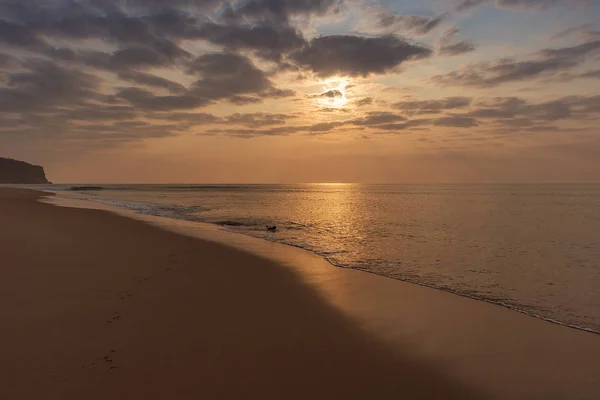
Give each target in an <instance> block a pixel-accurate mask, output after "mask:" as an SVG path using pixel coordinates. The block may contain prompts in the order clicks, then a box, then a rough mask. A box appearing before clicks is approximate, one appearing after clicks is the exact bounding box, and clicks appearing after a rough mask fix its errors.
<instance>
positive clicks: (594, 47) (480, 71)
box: [432, 40, 600, 87]
mask: <svg viewBox="0 0 600 400" xmlns="http://www.w3.org/2000/svg"><path fill="white" fill-rule="evenodd" d="M597 53H600V40H596V41H592V42H588V43H584V44H580V45H577V46H571V47H564V48H558V49H544V50H541V51H539V52H538V53H536V54H534V58H533V59H531V60H525V61H517V60H514V59H511V58H504V59H500V60H496V61H492V62H483V63H478V64H471V65H469V66H467V67H464V68H463V69H461V70H457V71H452V72H449V73H447V74H443V75H437V76H434V77H433V78H432V82H434V83H435V84H438V85H441V86H476V87H492V86H497V85H500V84H503V83H510V82H517V81H523V80H529V79H535V78H538V77H544V76H552V75H553V74H557V73H560V72H565V71H569V70H571V69H573V68H575V67H577V66H579V65H580V64H582V63H583V62H584V61H586V59H587V58H588V57H589V56H590V55H593V54H597Z"/></svg>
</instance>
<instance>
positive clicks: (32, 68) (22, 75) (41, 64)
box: [0, 60, 100, 112]
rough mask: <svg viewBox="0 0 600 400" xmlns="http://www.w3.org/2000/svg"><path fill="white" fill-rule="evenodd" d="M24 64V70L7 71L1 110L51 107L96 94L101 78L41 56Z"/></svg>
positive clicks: (44, 108) (19, 110)
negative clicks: (62, 65) (40, 58)
mask: <svg viewBox="0 0 600 400" xmlns="http://www.w3.org/2000/svg"><path fill="white" fill-rule="evenodd" d="M24 66H25V67H26V68H27V70H25V71H19V72H14V73H9V74H7V76H6V80H7V87H4V88H0V112H1V111H4V112H31V111H43V110H50V109H53V108H55V107H57V106H61V105H68V104H78V103H82V102H85V101H86V100H89V99H92V98H94V97H95V96H96V94H97V92H96V90H97V89H98V86H99V81H100V80H99V79H98V78H97V77H95V76H93V75H90V74H88V73H86V72H82V71H77V70H74V69H68V68H64V67H61V66H58V65H55V64H53V63H52V62H49V61H44V60H30V61H28V62H26V63H25V65H24Z"/></svg>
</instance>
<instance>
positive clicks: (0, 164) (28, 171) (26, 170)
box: [0, 157, 50, 184]
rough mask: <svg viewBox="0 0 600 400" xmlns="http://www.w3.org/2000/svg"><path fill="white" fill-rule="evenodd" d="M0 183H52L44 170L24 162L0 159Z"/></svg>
mask: <svg viewBox="0 0 600 400" xmlns="http://www.w3.org/2000/svg"><path fill="white" fill-rule="evenodd" d="M0 183H26V184H36V183H50V182H48V179H46V173H45V172H44V168H42V167H40V166H39V165H32V164H29V163H26V162H24V161H18V160H12V159H10V158H2V157H0Z"/></svg>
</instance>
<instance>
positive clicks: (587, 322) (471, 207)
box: [49, 184, 600, 332]
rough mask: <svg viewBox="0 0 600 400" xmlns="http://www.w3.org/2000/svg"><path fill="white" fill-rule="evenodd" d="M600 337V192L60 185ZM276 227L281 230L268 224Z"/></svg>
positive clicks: (577, 188) (565, 188) (571, 188)
mask: <svg viewBox="0 0 600 400" xmlns="http://www.w3.org/2000/svg"><path fill="white" fill-rule="evenodd" d="M49 189H51V190H71V191H74V192H77V193H78V194H79V195H80V197H83V198H86V199H88V200H93V201H96V202H101V203H105V204H111V205H114V206H119V207H123V208H127V209H130V210H134V211H136V212H138V213H141V214H149V215H156V216H162V217H165V218H173V219H182V220H188V221H198V222H205V223H212V224H217V225H220V226H222V227H223V229H226V230H230V231H233V232H237V233H240V234H244V235H250V236H254V237H258V238H262V239H265V240H270V241H274V242H279V243H284V244H287V245H291V246H297V247H301V248H304V249H306V250H309V251H312V252H314V253H317V254H319V255H321V256H323V257H324V258H326V259H327V260H328V261H329V262H330V263H331V264H332V265H334V266H336V267H341V268H352V269H357V270H362V271H366V272H369V273H373V274H378V275H383V276H386V277H390V278H393V279H399V280H403V281H408V282H412V283H416V284H419V285H424V286H429V287H433V288H437V289H440V290H445V291H449V292H452V293H456V294H459V295H462V296H468V297H472V298H476V299H480V300H482V301H488V302H492V303H496V304H499V305H502V306H505V307H509V308H512V309H514V310H517V311H520V312H523V313H527V314H530V315H532V316H535V317H538V318H543V319H547V320H550V321H553V322H556V323H560V324H563V325H568V326H572V327H577V328H580V329H586V330H589V331H594V332H600V185H358V184H302V185H101V186H97V187H74V186H71V185H63V186H60V185H55V186H53V187H51V188H49ZM267 225H269V226H271V225H276V226H277V231H275V232H270V231H267V230H266V226H267Z"/></svg>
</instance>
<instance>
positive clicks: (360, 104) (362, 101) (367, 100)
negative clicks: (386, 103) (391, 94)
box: [354, 97, 374, 107]
mask: <svg viewBox="0 0 600 400" xmlns="http://www.w3.org/2000/svg"><path fill="white" fill-rule="evenodd" d="M373 100H374V99H373V98H372V97H365V98H363V99H360V100H357V101H355V102H354V104H356V105H357V106H358V107H364V106H370V105H371V104H373Z"/></svg>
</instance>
